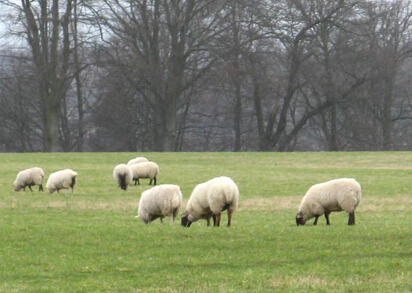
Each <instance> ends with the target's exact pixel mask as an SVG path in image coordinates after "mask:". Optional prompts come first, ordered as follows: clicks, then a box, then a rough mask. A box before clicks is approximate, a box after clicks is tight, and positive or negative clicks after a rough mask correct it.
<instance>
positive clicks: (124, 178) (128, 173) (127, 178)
mask: <svg viewBox="0 0 412 293" xmlns="http://www.w3.org/2000/svg"><path fill="white" fill-rule="evenodd" d="M113 178H114V180H116V182H117V183H118V184H119V187H120V188H121V189H123V190H127V187H128V186H129V185H130V183H132V179H133V172H132V169H130V167H129V166H127V165H126V164H119V165H117V166H116V167H114V170H113Z"/></svg>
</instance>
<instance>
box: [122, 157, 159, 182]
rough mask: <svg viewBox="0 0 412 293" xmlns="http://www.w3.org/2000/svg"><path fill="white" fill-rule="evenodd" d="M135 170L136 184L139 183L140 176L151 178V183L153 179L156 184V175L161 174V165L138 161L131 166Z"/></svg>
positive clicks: (134, 178)
mask: <svg viewBox="0 0 412 293" xmlns="http://www.w3.org/2000/svg"><path fill="white" fill-rule="evenodd" d="M129 167H130V169H132V172H133V181H134V185H136V183H139V185H140V181H139V178H150V182H149V185H152V181H154V185H156V182H157V181H156V176H157V175H158V174H159V166H158V165H157V164H156V163H154V162H143V163H137V164H133V165H130V166H129Z"/></svg>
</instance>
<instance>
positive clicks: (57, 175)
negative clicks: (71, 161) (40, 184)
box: [46, 169, 77, 194]
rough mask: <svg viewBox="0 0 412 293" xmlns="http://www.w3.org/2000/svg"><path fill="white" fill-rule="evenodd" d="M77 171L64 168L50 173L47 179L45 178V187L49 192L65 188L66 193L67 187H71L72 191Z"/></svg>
mask: <svg viewBox="0 0 412 293" xmlns="http://www.w3.org/2000/svg"><path fill="white" fill-rule="evenodd" d="M76 179H77V173H76V172H74V171H73V170H70V169H66V170H61V171H57V172H54V173H51V174H50V176H49V179H48V180H47V184H46V188H47V189H48V190H49V192H50V193H53V192H55V191H56V190H57V193H59V190H60V189H66V194H67V192H68V189H69V188H71V189H72V193H73V192H74V186H75V185H76Z"/></svg>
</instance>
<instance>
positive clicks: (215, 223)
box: [212, 214, 217, 227]
mask: <svg viewBox="0 0 412 293" xmlns="http://www.w3.org/2000/svg"><path fill="white" fill-rule="evenodd" d="M212 218H213V227H216V225H217V222H216V221H217V219H216V215H215V214H213V215H212Z"/></svg>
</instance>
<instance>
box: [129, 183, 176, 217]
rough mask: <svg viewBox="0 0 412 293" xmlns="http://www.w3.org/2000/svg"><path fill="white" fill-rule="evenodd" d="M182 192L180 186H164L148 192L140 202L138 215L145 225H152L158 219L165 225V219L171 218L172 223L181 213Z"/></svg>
mask: <svg viewBox="0 0 412 293" xmlns="http://www.w3.org/2000/svg"><path fill="white" fill-rule="evenodd" d="M182 200H183V197H182V192H181V191H180V187H179V186H178V185H173V184H162V185H159V186H156V187H153V188H151V189H149V190H146V191H145V192H143V193H142V196H141V197H140V201H139V210H138V215H137V216H136V217H139V218H140V219H142V221H143V222H144V223H145V224H150V223H151V222H153V221H154V220H156V219H157V218H160V221H161V222H162V223H163V218H164V217H167V216H170V223H171V224H173V223H174V219H175V217H176V215H177V213H178V212H179V208H180V205H181V204H182Z"/></svg>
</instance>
